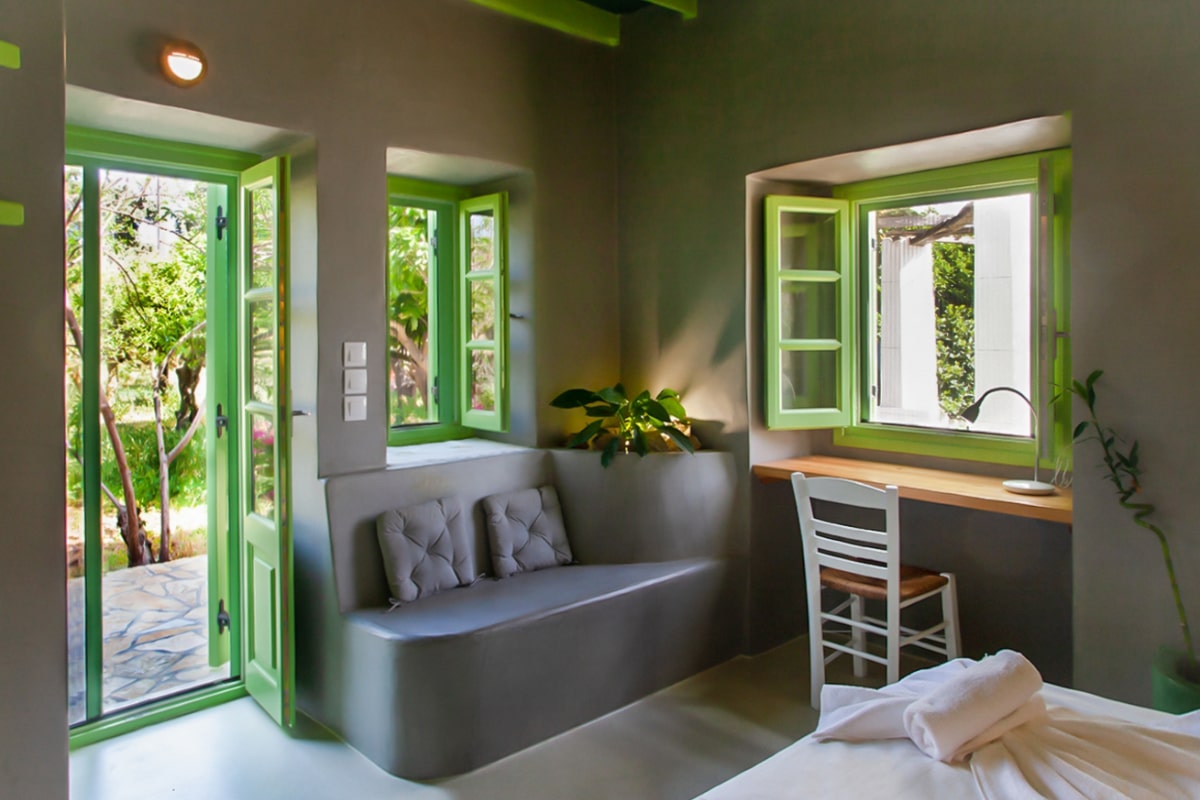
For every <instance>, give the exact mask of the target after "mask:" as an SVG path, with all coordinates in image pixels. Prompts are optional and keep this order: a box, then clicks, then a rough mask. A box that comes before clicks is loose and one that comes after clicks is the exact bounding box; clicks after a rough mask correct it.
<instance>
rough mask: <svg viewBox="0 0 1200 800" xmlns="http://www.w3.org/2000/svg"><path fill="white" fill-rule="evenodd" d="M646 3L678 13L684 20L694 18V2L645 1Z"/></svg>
mask: <svg viewBox="0 0 1200 800" xmlns="http://www.w3.org/2000/svg"><path fill="white" fill-rule="evenodd" d="M646 2H647V3H653V4H654V5H656V6H662V7H663V8H669V9H671V10H672V11H678V12H679V13H680V14H682V15H683V18H684V19H695V18H696V0H646Z"/></svg>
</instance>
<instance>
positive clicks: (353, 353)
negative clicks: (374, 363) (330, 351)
mask: <svg viewBox="0 0 1200 800" xmlns="http://www.w3.org/2000/svg"><path fill="white" fill-rule="evenodd" d="M366 365H367V343H366V342H342V366H343V367H365V366H366Z"/></svg>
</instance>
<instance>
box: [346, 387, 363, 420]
mask: <svg viewBox="0 0 1200 800" xmlns="http://www.w3.org/2000/svg"><path fill="white" fill-rule="evenodd" d="M366 418H367V396H366V395H363V394H355V395H350V396H349V397H343V398H342V419H343V420H345V421H346V422H362V421H363V420H365V419H366Z"/></svg>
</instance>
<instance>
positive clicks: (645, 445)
mask: <svg viewBox="0 0 1200 800" xmlns="http://www.w3.org/2000/svg"><path fill="white" fill-rule="evenodd" d="M550 405H552V406H554V407H555V408H582V409H584V411H585V412H586V413H587V415H588V416H589V417H595V418H596V419H595V420H594V421H592V422H590V423H588V424H587V425H586V426H585V427H584V428H583V429H582V430H580V431H577V432H576V433H574V434H573V435H572V436H571V438H570V439H568V440H567V447H580V446H582V445H588V446H590V447H592V448H595V449H599V450H600V451H601V453H600V463H601V465H603V466H605V467H607V466H608V465H609V464H611V463H612V460H613V458H614V457H615V456H616V454H617V453H618V452H626V453H628V452H634V453H637V454H638V455H639V456H644V455H646V453H647V452H649V451H651V450H671V449H677V450H682V451H684V452H687V453H694V452H695V451H696V447H697V446H698V445H699V443H698V442H697V441H696V440H695V438H693V437H692V435H691V421H690V420H689V419H688V416H687V412H686V411H685V410H684V408H683V403H681V402H680V401H679V393H678V392H676V391H675V390H674V389H663V390H662V391H661V392H659V393H658V394H657V395H655V396H654V397H651V396H650V392H649V391H643V392H639V393H638V394H636V395H634V396H633V397H632V398H631V397H630V396H629V394H628V393H627V392H626V391H625V387H624V386H622V385H621V384H619V383H618V384H616V385H615V386H606V387H605V388H603V389H600V390H598V391H592V390H591V389H568V390H567V391H565V392H563V393H562V394H560V395H558V397H555V398H554V399H553V400H551V401H550Z"/></svg>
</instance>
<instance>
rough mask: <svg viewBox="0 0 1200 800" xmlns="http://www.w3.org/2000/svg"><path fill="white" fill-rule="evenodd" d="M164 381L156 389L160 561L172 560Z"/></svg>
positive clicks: (169, 465)
mask: <svg viewBox="0 0 1200 800" xmlns="http://www.w3.org/2000/svg"><path fill="white" fill-rule="evenodd" d="M161 387H162V381H159V382H158V385H157V386H155V388H154V437H155V439H156V440H157V442H158V518H159V531H160V533H159V537H158V561H159V563H165V562H167V561H170V560H171V462H170V461H169V460H167V443H166V440H165V438H164V437H163V419H162V388H161Z"/></svg>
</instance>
